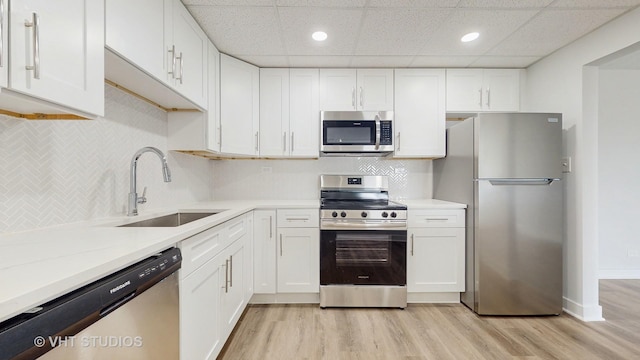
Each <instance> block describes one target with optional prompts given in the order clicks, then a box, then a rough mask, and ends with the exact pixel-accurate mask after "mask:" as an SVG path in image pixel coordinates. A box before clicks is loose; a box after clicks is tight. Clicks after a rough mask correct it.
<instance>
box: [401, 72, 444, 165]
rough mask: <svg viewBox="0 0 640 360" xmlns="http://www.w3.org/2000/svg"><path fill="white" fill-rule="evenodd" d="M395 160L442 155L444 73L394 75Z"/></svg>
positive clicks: (402, 73)
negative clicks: (398, 158)
mask: <svg viewBox="0 0 640 360" xmlns="http://www.w3.org/2000/svg"><path fill="white" fill-rule="evenodd" d="M395 98H396V101H395V102H396V107H395V137H396V141H395V142H396V144H395V148H396V149H395V153H394V156H396V157H442V156H444V155H445V121H446V118H445V117H446V115H445V71H444V70H442V69H433V70H430V69H397V70H396V72H395Z"/></svg>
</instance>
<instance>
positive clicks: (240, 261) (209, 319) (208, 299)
mask: <svg viewBox="0 0 640 360" xmlns="http://www.w3.org/2000/svg"><path fill="white" fill-rule="evenodd" d="M252 223H253V215H252V214H246V215H241V216H238V217H236V218H234V219H231V220H229V221H227V222H225V223H223V224H221V225H218V226H216V227H213V228H211V229H209V230H207V231H204V232H202V233H200V234H197V235H194V236H192V237H190V238H188V239H185V240H184V241H182V242H181V243H180V248H181V249H182V253H183V260H182V262H183V265H184V266H183V267H182V269H181V270H180V358H181V359H215V358H216V357H217V356H218V354H219V353H220V350H222V347H223V346H224V343H225V341H226V340H227V338H228V337H229V335H230V334H231V331H232V330H233V328H234V326H235V325H236V323H237V322H238V320H239V319H240V316H241V315H242V312H243V311H244V309H245V307H246V305H247V303H248V301H249V299H250V298H251V296H252V295H253V279H252V274H253V260H252V256H251V255H250V254H251V251H252V246H251V242H252V239H253V232H252V227H253V224H252Z"/></svg>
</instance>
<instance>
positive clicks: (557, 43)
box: [487, 9, 625, 56]
mask: <svg viewBox="0 0 640 360" xmlns="http://www.w3.org/2000/svg"><path fill="white" fill-rule="evenodd" d="M624 11H625V10H623V9H613V10H602V9H599V10H555V9H554V10H544V11H542V12H540V14H538V16H536V17H535V18H533V19H532V20H531V21H530V22H528V23H527V24H526V25H524V26H523V27H522V28H520V29H518V30H517V31H516V32H515V33H513V34H512V35H511V36H509V37H508V38H507V39H506V40H505V41H503V42H502V43H500V44H498V45H497V46H496V47H495V48H493V49H492V50H491V51H489V52H488V53H487V55H507V56H514V55H517V56H545V55H548V54H550V53H551V52H553V51H555V50H557V49H559V48H561V47H563V46H565V45H567V44H569V43H570V42H572V41H574V40H576V39H577V38H579V37H581V36H582V35H584V34H586V33H588V32H590V31H592V30H594V29H596V28H597V27H599V26H601V25H603V24H604V23H606V22H608V21H609V20H611V19H613V18H615V17H616V16H618V15H620V14H621V13H622V12H624Z"/></svg>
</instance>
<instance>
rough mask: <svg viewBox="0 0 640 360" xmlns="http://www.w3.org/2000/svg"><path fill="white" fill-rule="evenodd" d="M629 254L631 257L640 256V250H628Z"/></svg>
mask: <svg viewBox="0 0 640 360" xmlns="http://www.w3.org/2000/svg"><path fill="white" fill-rule="evenodd" d="M627 256H628V257H631V258H637V257H640V252H639V251H638V249H631V250H628V251H627Z"/></svg>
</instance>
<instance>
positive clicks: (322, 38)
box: [311, 31, 327, 41]
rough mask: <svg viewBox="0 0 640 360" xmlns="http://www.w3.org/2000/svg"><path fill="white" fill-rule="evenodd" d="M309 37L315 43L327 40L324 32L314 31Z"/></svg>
mask: <svg viewBox="0 0 640 360" xmlns="http://www.w3.org/2000/svg"><path fill="white" fill-rule="evenodd" d="M311 37H312V38H313V40H315V41H325V40H327V33H326V32H324V31H316V32H314V33H313V34H311Z"/></svg>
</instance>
